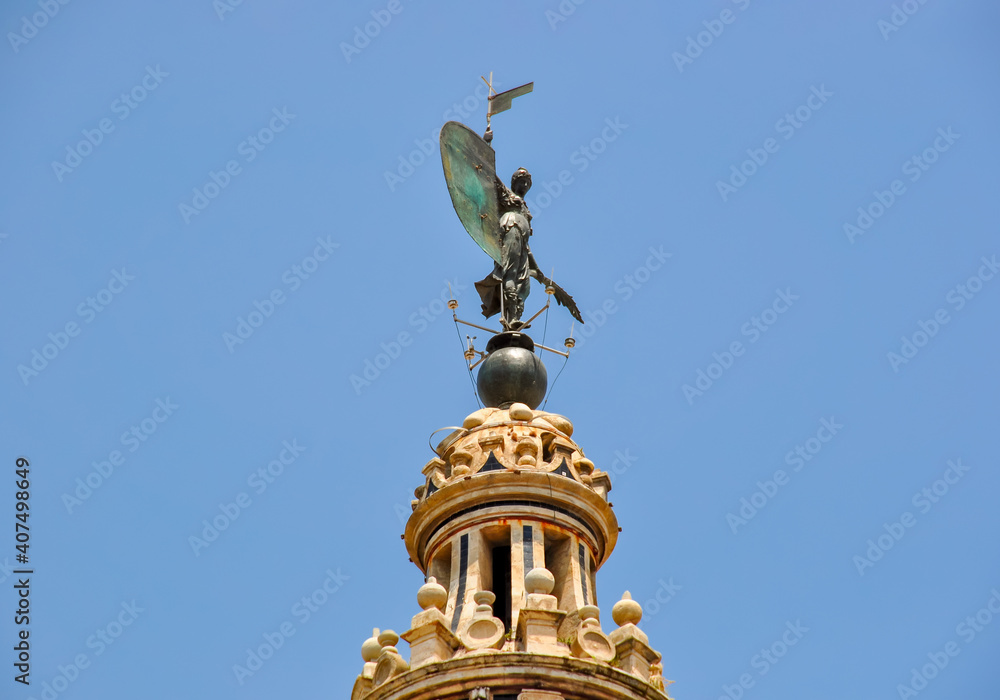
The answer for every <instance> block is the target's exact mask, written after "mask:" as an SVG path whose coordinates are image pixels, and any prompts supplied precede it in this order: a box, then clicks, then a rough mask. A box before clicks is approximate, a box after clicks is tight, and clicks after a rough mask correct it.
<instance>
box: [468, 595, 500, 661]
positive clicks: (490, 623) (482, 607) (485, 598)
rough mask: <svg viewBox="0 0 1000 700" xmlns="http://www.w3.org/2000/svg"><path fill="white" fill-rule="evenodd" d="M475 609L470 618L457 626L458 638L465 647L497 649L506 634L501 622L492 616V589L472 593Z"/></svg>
mask: <svg viewBox="0 0 1000 700" xmlns="http://www.w3.org/2000/svg"><path fill="white" fill-rule="evenodd" d="M472 597H473V599H474V600H475V601H476V611H475V612H474V613H473V615H472V618H471V619H469V620H467V621H465V622H463V623H462V624H461V625H460V626H459V628H458V638H459V639H461V640H462V643H463V644H464V645H465V647H466V648H467V649H470V650H478V649H499V648H500V647H501V646H503V642H504V635H505V634H506V632H505V630H504V626H503V622H501V621H500V620H499V619H497V618H496V617H494V616H493V608H492V605H493V602H494V601H495V600H496V598H497V597H496V595H494V593H493V592H492V591H476V592H475V593H474V594H473V596H472Z"/></svg>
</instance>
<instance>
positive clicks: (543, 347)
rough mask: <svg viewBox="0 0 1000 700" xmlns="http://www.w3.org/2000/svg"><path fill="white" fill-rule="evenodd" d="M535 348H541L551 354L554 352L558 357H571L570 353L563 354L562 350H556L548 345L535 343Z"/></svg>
mask: <svg viewBox="0 0 1000 700" xmlns="http://www.w3.org/2000/svg"><path fill="white" fill-rule="evenodd" d="M535 347H536V348H541V349H542V350H548V351H549V352H554V353H555V354H556V355H562V356H563V357H567V358H568V357H569V353H568V352H562V351H560V350H555V349H553V348H550V347H548V346H546V345H542V344H541V343H535Z"/></svg>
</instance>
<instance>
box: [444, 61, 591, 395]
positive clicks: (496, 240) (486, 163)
mask: <svg viewBox="0 0 1000 700" xmlns="http://www.w3.org/2000/svg"><path fill="white" fill-rule="evenodd" d="M483 81H484V82H485V83H486V84H487V86H488V87H489V98H488V107H487V111H486V132H485V133H484V134H483V136H482V137H480V136H479V135H478V134H477V133H475V132H474V131H473V130H472V129H470V128H469V127H467V126H465V125H464V124H460V123H459V122H454V121H451V122H448V123H447V124H445V125H444V127H442V129H441V162H442V164H443V166H444V176H445V180H446V181H447V183H448V192H449V193H450V194H451V201H452V204H453V205H454V207H455V212H456V213H457V214H458V218H459V219H460V220H461V222H462V225H463V226H464V227H465V230H466V231H468V232H469V235H470V236H472V238H473V240H474V241H476V243H478V244H479V247H481V248H482V249H483V250H484V251H485V252H486V253H487V254H488V255H489V256H490V257H491V258H492V259H493V262H494V264H493V271H492V272H491V273H490V274H489V275H487V276H486V277H485V278H484V279H483V280H481V281H479V282H476V285H475V286H476V291H478V292H479V296H480V298H481V299H482V312H483V316H485V317H486V318H490V317H491V316H493V315H495V314H497V313H499V314H500V325H501V327H502V329H503V330H502V331H494V330H493V329H490V328H485V327H483V326H478V325H476V324H473V323H468V322H465V321H460V320H459V319H458V317H457V316H455V321H456V322H458V323H465V324H466V325H469V326H472V327H474V328H479V329H481V330H485V331H489V332H491V333H496V335H495V336H494V337H493V338H492V339H491V340H490V342H489V343H488V344H487V346H486V353H481V352H479V351H476V350H475V349H474V347H473V346H472V342H471V339H470V341H469V345H468V347H467V348H466V349H465V351H464V353H465V357H466V358H467V359H468V360H469V361H470V367H469V369H470V370H471V369H473V368H474V367H475V366H476V365H478V364H479V363H478V362H476V363H475V364H472V360H473V359H474V358H475V357H476V356H477V355H479V356H480V357H481V358H482V360H481V361H484V366H483V368H482V369H480V372H479V381H478V388H479V395H480V397H481V398H482V399H483V401H484V402H486V403H487V404H490V405H498V406H499V405H502V404H504V403H510V401H511V400H513V401H522V402H523V403H528V404H532V403H533V404H534V406H537V405H538V403H540V402H541V399H542V398H543V397H544V394H545V384H546V382H547V379H546V376H545V368H544V366H543V365H542V364H541V361H540V360H538V358H537V357H536V356H535V355H534V347H535V343H534V342H533V341H532V340H531V338H529V337H528V336H527V335H526V334H525V333H523V331H524V330H525V329H527V328H529V327H530V324H531V322H532V321H533V320H534V319H535V318H537V317H538V316H539V314H541V313H542V311H546V310H547V309H548V307H549V303H548V301H546V304H545V306H544V307H542V309H541V310H540V311H539V312H538V313H536V314H535V315H534V316H532V317H531V318H529V319H528V320H527V321H522V320H521V316H522V314H523V313H524V302H525V300H526V299H527V297H528V294H529V292H530V291H531V278H532V277H534V278H535V279H536V280H537V281H538V282H541V283H542V284H543V285H545V291H546V293H547V294H549V295H551V296H554V297H555V299H556V302H557V303H558V304H560V305H562V306H565V307H566V308H567V309H568V310H569V312H570V313H571V314H572V315H573V318H575V319H576V320H577V321H579V322H580V323H583V318H582V317H581V316H580V310H579V309H578V308H577V306H576V303H575V302H574V301H573V297H571V296H570V295H569V294H567V293H566V291H565V290H563V288H562V287H560V286H559V285H557V284H556V283H555V282H553V281H552V280H551V279H549V278H548V277H546V276H545V275H544V274H543V273H542V271H541V269H540V268H539V267H538V263H536V262H535V257H534V256H533V255H532V254H531V248H530V247H529V245H528V239H529V237H530V236H531V234H532V230H531V212H530V211H529V210H528V205H527V203H526V202H525V199H524V197H525V195H526V194H527V193H528V190H529V189H530V188H531V174H530V173H529V172H528V171H527V170H526V169H524V168H518V169H517V170H516V171H515V172H514V174H513V175H512V176H511V180H510V187H507V186H506V185H505V184H504V183H503V181H502V180H500V178H499V177H497V174H496V152H495V151H494V150H493V148H492V146H491V145H490V144H491V143H492V141H493V130H492V117H493V115H495V114H499V113H501V112H505V111H506V110H508V109H510V107H511V103H512V102H513V100H514V98H515V97H519V96H521V95H526V94H527V93H529V92H531V91H532V89H533V88H534V85H535V84H534V83H527V84H526V85H521V86H520V87H516V88H513V89H512V90H507V91H505V92H501V93H496V92H495V91H494V89H493V74H492V73H490V78H489V80H487V79H486V78H485V77H484V78H483ZM456 307H457V303H455V305H454V306H451V308H452V309H453V310H454V309H455V308H456ZM573 344H574V343H573V339H572V333H571V334H570V337H569V338H567V340H566V347H567V348H571V347H573ZM538 347H540V348H543V349H545V350H549V351H551V352H554V353H556V354H559V355H562V356H563V357H568V353H564V352H561V351H558V350H553V349H552V348H547V347H545V346H544V345H538ZM501 349H505V350H510V351H512V352H513V351H517V350H521V351H522V352H521V353H518V352H513V354H512V353H511V352H507V353H500V355H506V356H508V357H507V360H506V362H505V363H502V362H501V361H500V360H496V361H494V362H493V363H492V366H488V365H491V363H490V362H489V359H490V355H492V354H494V353H496V351H498V350H501ZM523 351H527V352H528V353H529V354H530V356H531V357H532V358H534V360H531V361H528V360H527V357H525V356H524V354H523ZM514 355H517V356H518V357H517V358H515V357H514ZM511 362H514V364H517V363H521V364H522V365H523V364H524V363H525V362H528V363H529V364H532V363H534V364H537V366H538V368H540V369H535V370H533V371H534V373H535V374H534V375H532V372H527V373H522V374H520V375H517V376H516V377H515V376H514V375H513V374H511ZM539 371H540V376H538V372H539ZM484 373H485V378H484ZM515 374H516V373H515ZM490 377H494V378H493V379H490ZM497 377H499V379H497ZM539 382H540V383H541V394H540V395H539V396H537V400H534V398H535V396H534V394H537V393H538V387H537V384H538V383H539ZM484 383H485V384H486V385H487V386H486V387H485V391H486V394H487V395H488V396H484ZM511 384H517V385H518V388H511V386H509V385H511ZM524 384H531V385H535V386H534V388H533V389H532V390H531V392H534V393H531V392H528V393H525V392H526V391H527V389H526V388H525V387H524V386H521V385H524ZM529 393H530V394H531V399H532V400H530V401H529V400H526V399H524V398H523V397H524V396H527V395H528V394H529ZM511 396H514V397H515V398H513V399H510V400H508V398H509V397H511ZM534 406H533V407H534Z"/></svg>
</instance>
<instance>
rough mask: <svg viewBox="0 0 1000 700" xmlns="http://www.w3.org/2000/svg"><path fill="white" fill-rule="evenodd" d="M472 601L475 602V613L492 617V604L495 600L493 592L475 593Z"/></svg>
mask: <svg viewBox="0 0 1000 700" xmlns="http://www.w3.org/2000/svg"><path fill="white" fill-rule="evenodd" d="M472 599H473V600H475V601H476V612H477V613H489V616H490V617H493V603H494V602H496V599H497V596H496V594H495V593H494V592H493V591H476V592H475V593H473V594H472Z"/></svg>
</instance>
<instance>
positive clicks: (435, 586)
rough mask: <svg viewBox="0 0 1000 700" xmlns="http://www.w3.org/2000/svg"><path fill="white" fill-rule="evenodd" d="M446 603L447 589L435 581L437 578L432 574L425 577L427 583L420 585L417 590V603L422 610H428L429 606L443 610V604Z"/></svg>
mask: <svg viewBox="0 0 1000 700" xmlns="http://www.w3.org/2000/svg"><path fill="white" fill-rule="evenodd" d="M447 603H448V591H446V590H445V588H444V586H442V585H441V584H440V583H438V582H437V579H436V578H434V577H433V576H429V577H428V578H427V583H425V584H424V585H422V586H421V587H420V590H418V591H417V605H419V606H420V608H421V609H422V610H430V609H431V608H437V609H438V610H441V611H444V606H445V605H447Z"/></svg>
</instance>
